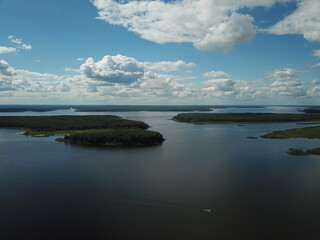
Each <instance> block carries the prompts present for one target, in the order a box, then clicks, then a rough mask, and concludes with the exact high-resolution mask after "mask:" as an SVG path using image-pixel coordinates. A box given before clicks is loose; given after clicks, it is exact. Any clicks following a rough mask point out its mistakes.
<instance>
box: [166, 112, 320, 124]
mask: <svg viewBox="0 0 320 240" xmlns="http://www.w3.org/2000/svg"><path fill="white" fill-rule="evenodd" d="M172 120H174V121H177V122H186V123H194V124H219V123H220V124H227V123H230V124H232V123H233V124H243V123H285V122H305V121H320V115H317V114H277V113H181V114H178V115H176V116H174V117H173V118H172Z"/></svg>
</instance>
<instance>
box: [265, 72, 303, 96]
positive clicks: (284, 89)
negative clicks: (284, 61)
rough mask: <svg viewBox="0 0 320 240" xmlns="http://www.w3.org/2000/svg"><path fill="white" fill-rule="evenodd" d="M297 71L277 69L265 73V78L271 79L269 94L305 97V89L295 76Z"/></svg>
mask: <svg viewBox="0 0 320 240" xmlns="http://www.w3.org/2000/svg"><path fill="white" fill-rule="evenodd" d="M296 72H297V70H295V69H292V68H279V69H275V70H273V71H271V72H268V73H266V77H267V78H270V79H273V80H274V81H273V82H272V84H271V85H270V86H271V89H270V90H271V93H272V92H273V93H276V94H279V95H282V96H294V97H301V96H305V95H306V89H305V87H303V86H302V82H301V81H300V80H299V79H298V77H297V75H296Z"/></svg>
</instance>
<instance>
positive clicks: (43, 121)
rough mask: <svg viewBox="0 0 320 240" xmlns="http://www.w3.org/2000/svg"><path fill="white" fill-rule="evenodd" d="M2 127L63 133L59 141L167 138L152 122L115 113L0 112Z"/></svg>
mask: <svg viewBox="0 0 320 240" xmlns="http://www.w3.org/2000/svg"><path fill="white" fill-rule="evenodd" d="M0 128H14V129H23V130H24V131H25V133H24V135H27V136H34V137H46V136H53V135H59V136H61V135H63V136H64V137H63V138H58V139H57V140H58V141H63V142H66V143H75V144H84V145H112V146H114V145H116V146H117V145H121V146H147V145H157V144H161V143H162V142H163V141H164V138H163V136H162V135H161V134H160V133H159V132H155V131H148V130H146V129H147V128H149V125H148V124H146V123H144V122H141V121H134V120H128V119H124V118H121V117H118V116H114V115H85V116H74V115H73V116H1V117H0Z"/></svg>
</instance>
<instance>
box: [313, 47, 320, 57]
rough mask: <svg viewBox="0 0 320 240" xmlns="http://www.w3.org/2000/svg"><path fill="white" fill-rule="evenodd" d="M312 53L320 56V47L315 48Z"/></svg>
mask: <svg viewBox="0 0 320 240" xmlns="http://www.w3.org/2000/svg"><path fill="white" fill-rule="evenodd" d="M312 55H313V56H315V57H318V58H320V49H318V50H314V51H313V52H312Z"/></svg>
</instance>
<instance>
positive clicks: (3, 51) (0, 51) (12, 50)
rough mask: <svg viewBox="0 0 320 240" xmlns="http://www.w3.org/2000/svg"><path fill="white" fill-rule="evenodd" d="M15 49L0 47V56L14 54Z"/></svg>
mask: <svg viewBox="0 0 320 240" xmlns="http://www.w3.org/2000/svg"><path fill="white" fill-rule="evenodd" d="M16 51H17V49H15V48H13V47H2V46H0V54H3V53H12V52H16Z"/></svg>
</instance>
